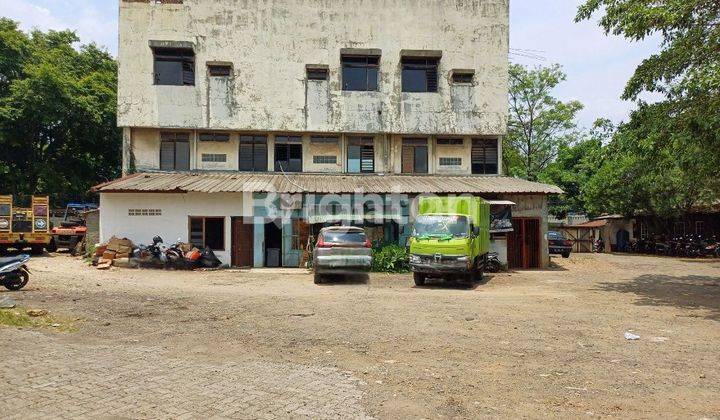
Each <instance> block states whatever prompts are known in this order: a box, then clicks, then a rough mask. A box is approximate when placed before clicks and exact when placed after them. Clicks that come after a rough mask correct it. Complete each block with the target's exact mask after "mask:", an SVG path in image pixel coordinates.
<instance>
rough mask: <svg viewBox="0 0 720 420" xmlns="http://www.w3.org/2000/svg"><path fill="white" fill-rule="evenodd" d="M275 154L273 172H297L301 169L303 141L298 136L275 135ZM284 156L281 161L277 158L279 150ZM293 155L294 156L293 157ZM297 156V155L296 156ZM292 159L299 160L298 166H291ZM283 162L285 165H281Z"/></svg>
mask: <svg viewBox="0 0 720 420" xmlns="http://www.w3.org/2000/svg"><path fill="white" fill-rule="evenodd" d="M274 150H275V156H274V157H273V164H274V167H275V172H292V173H298V172H302V171H303V142H302V137H300V136H276V137H275V148H274ZM281 151H282V153H283V154H284V155H285V156H286V159H285V160H283V161H280V160H278V155H280V154H281V153H279V152H281ZM293 156H295V157H293ZM298 156H299V157H298ZM292 161H296V162H299V164H300V165H299V167H297V166H296V167H293V166H292ZM283 162H285V163H286V165H284V166H283V165H282V163H283Z"/></svg>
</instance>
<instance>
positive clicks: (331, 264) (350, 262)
mask: <svg viewBox="0 0 720 420" xmlns="http://www.w3.org/2000/svg"><path fill="white" fill-rule="evenodd" d="M313 267H314V268H315V284H320V283H322V282H323V280H324V276H325V275H327V274H357V273H362V272H368V271H370V269H371V268H372V244H371V243H370V240H369V239H368V238H367V236H366V235H365V231H364V230H363V229H361V228H358V227H349V226H338V227H328V228H324V229H322V230H321V231H320V234H319V235H318V240H317V243H316V244H315V252H314V253H313Z"/></svg>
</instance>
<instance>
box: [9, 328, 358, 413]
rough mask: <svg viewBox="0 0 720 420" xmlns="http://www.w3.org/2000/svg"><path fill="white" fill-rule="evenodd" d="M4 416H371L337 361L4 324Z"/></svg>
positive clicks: (354, 384) (353, 384) (355, 387)
mask: <svg viewBox="0 0 720 420" xmlns="http://www.w3.org/2000/svg"><path fill="white" fill-rule="evenodd" d="M0 349H2V357H1V358H0V393H2V397H1V398H0V413H2V417H3V418H6V419H7V418H11V419H13V418H18V419H20V418H23V419H24V418H39V417H40V418H98V417H104V418H107V417H116V418H117V417H124V418H128V417H130V418H198V417H202V418H261V419H270V418H366V416H365V412H364V410H363V407H362V404H361V399H362V393H361V391H360V390H359V389H358V385H359V381H358V380H356V379H354V378H353V377H351V376H350V375H348V374H345V373H343V372H340V371H338V370H336V369H331V368H319V367H307V366H301V365H292V364H277V363H266V362H257V361H252V362H236V363H234V362H231V363H218V364H210V363H198V362H197V361H195V360H193V359H192V357H187V358H181V359H178V358H168V357H164V355H163V350H162V349H161V348H154V347H142V346H133V345H118V346H114V347H109V346H85V345H82V346H79V345H68V344H65V343H62V342H61V341H59V340H57V339H55V338H53V337H51V336H47V335H45V334H43V333H39V332H33V331H15V330H9V329H6V330H4V331H2V343H0Z"/></svg>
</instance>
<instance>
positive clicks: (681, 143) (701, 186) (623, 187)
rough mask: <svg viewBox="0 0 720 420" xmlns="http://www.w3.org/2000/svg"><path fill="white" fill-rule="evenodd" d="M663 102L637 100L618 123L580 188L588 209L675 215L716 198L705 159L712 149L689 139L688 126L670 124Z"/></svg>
mask: <svg viewBox="0 0 720 420" xmlns="http://www.w3.org/2000/svg"><path fill="white" fill-rule="evenodd" d="M669 107H672V104H671V103H666V102H661V103H658V104H653V105H647V104H641V106H640V108H639V109H638V110H637V111H635V112H634V113H633V114H632V117H631V119H630V122H628V123H626V124H623V125H622V126H621V127H620V129H619V130H618V132H617V134H616V135H615V136H614V137H613V140H612V142H611V143H610V144H609V145H608V146H607V147H606V148H605V149H604V150H603V156H602V165H601V166H600V168H599V170H598V171H597V173H596V174H595V175H593V176H592V177H591V178H590V179H589V180H588V182H587V184H586V186H585V188H584V190H583V193H584V199H585V202H586V205H587V208H588V209H589V211H590V212H592V213H601V212H612V213H622V214H626V215H633V214H634V213H636V212H637V211H643V212H647V213H650V214H654V215H658V216H661V217H677V216H680V215H682V214H683V213H685V212H687V211H688V210H690V209H691V208H692V207H695V206H698V205H703V204H709V203H712V202H713V201H714V200H715V199H716V197H717V191H718V190H720V181H719V180H718V176H717V175H718V170H717V166H714V165H710V164H708V162H710V161H712V160H714V159H716V157H713V155H715V156H716V155H717V153H716V152H715V151H707V150H704V149H703V147H702V146H701V145H699V144H697V143H696V142H694V141H693V140H692V138H693V136H694V135H695V134H696V133H695V132H694V131H693V129H692V128H691V127H684V128H683V127H678V126H676V125H675V123H676V121H675V120H673V119H672V118H668V117H667V116H668V113H669V110H668V108H669Z"/></svg>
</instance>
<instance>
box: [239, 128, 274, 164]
mask: <svg viewBox="0 0 720 420" xmlns="http://www.w3.org/2000/svg"><path fill="white" fill-rule="evenodd" d="M243 146H244V147H246V148H247V147H248V146H249V147H250V149H251V151H250V153H251V155H252V159H250V160H249V161H250V162H252V165H251V166H252V169H248V168H243V165H242V164H243V163H247V162H248V161H247V160H246V161H243V160H242V158H243V156H244V154H243V152H242V149H243ZM263 151H264V153H263ZM238 171H240V172H267V171H268V138H267V136H252V135H245V136H240V142H239V144H238Z"/></svg>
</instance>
